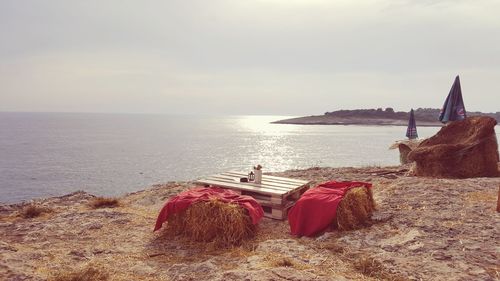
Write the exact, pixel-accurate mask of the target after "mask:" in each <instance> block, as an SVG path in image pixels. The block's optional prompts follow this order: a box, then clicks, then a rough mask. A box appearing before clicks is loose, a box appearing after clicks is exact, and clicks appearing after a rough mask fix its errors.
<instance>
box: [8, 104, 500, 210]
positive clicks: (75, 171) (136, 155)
mask: <svg viewBox="0 0 500 281" xmlns="http://www.w3.org/2000/svg"><path fill="white" fill-rule="evenodd" d="M291 117H294V116H191V115H161V114H95V113H0V203H14V202H20V201H27V200H31V199H34V198H43V197H50V196H59V195H64V194H67V193H70V192H74V191H78V190H83V191H86V192H90V193H92V194H96V195H101V196H118V195H123V194H125V193H128V192H133V191H137V190H142V189H144V188H147V187H149V186H151V185H153V184H158V183H166V182H170V181H191V180H195V179H197V178H201V177H203V176H206V175H210V174H214V173H218V172H223V171H227V170H240V171H249V170H250V169H251V168H252V167H253V166H254V165H257V164H261V165H262V166H263V170H264V172H275V171H285V170H290V169H303V168H309V167H347V166H352V167H363V166H386V165H397V164H398V163H399V153H398V151H397V150H389V146H390V145H391V144H393V143H394V142H395V141H397V140H403V139H405V133H406V127H402V126H353V125H350V126H343V125H289V124H272V123H271V122H272V121H276V120H281V119H286V118H291ZM417 126H418V122H417ZM438 130H439V127H418V133H419V136H420V137H421V138H425V137H429V136H432V135H433V134H435V133H436V132H437V131H438ZM497 131H498V130H497Z"/></svg>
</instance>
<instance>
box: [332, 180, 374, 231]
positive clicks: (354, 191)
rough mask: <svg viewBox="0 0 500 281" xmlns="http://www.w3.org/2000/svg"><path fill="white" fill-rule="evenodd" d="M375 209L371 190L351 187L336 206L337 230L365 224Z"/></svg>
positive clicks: (359, 226) (350, 228)
mask: <svg viewBox="0 0 500 281" xmlns="http://www.w3.org/2000/svg"><path fill="white" fill-rule="evenodd" d="M374 210H375V201H374V200H373V195H372V191H371V189H369V188H365V187H355V188H351V189H350V190H349V191H347V193H346V194H345V196H344V198H343V199H342V201H340V203H339V205H338V207H337V217H336V224H337V227H338V229H339V230H353V229H359V228H361V227H363V226H365V225H366V224H367V223H368V222H369V220H370V217H371V215H372V213H373V211H374Z"/></svg>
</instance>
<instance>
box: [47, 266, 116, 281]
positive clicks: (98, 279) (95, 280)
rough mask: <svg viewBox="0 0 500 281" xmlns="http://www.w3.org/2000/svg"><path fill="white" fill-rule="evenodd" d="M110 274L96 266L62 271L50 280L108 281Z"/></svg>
mask: <svg viewBox="0 0 500 281" xmlns="http://www.w3.org/2000/svg"><path fill="white" fill-rule="evenodd" d="M108 279H109V274H108V273H107V272H105V271H104V270H102V269H99V268H96V267H94V266H87V267H85V268H83V269H78V270H74V271H70V270H68V271H60V272H58V273H56V274H55V275H54V276H52V277H51V278H49V279H48V280H49V281H107V280H108Z"/></svg>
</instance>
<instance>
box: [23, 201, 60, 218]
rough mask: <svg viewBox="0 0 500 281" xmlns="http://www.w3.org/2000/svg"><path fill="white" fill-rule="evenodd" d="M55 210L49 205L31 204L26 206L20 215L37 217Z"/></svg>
mask: <svg viewBox="0 0 500 281" xmlns="http://www.w3.org/2000/svg"><path fill="white" fill-rule="evenodd" d="M52 211H53V210H52V209H51V208H48V207H44V206H40V205H36V204H30V205H27V206H26V207H24V208H23V209H22V210H21V212H20V213H19V215H20V216H21V217H23V218H25V219H30V218H36V217H39V216H41V215H42V214H44V213H51V212H52Z"/></svg>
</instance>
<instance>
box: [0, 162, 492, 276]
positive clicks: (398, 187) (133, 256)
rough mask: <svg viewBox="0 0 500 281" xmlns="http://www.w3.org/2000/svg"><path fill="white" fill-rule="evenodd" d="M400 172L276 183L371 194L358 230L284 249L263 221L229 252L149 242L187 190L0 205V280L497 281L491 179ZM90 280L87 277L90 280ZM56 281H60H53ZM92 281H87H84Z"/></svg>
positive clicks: (323, 174)
mask: <svg viewBox="0 0 500 281" xmlns="http://www.w3.org/2000/svg"><path fill="white" fill-rule="evenodd" d="M406 173H407V169H404V168H403V167H384V168H379V167H366V168H360V169H356V168H338V169H334V168H311V169H307V170H294V171H287V172H283V173H276V175H280V176H287V177H293V178H301V179H306V180H311V181H313V184H315V183H319V182H323V181H327V180H362V181H369V182H372V183H373V184H374V189H373V191H374V196H375V200H376V202H377V205H378V211H377V212H376V213H375V214H374V217H373V224H372V225H371V226H370V227H367V228H364V229H361V230H356V231H347V232H338V231H335V230H333V231H330V232H327V233H325V234H323V235H321V236H319V237H316V238H296V237H293V236H291V235H290V234H289V228H288V224H287V222H286V221H285V222H281V221H274V220H270V219H264V220H263V221H262V222H261V224H260V230H259V232H258V235H257V237H256V238H255V239H254V240H251V241H247V242H245V243H244V244H243V245H242V246H241V247H235V248H232V249H213V248H211V247H209V245H204V244H200V243H192V242H189V241H186V240H183V239H181V238H177V239H172V238H169V237H168V236H166V235H165V234H164V233H162V232H160V233H153V232H152V229H153V226H154V222H155V219H156V215H157V212H158V211H159V209H160V208H161V206H162V204H163V203H164V202H165V200H167V199H168V198H169V197H171V196H173V195H175V194H177V193H178V192H180V191H182V190H185V189H187V188H189V187H190V186H192V184H190V183H185V182H171V183H167V184H164V185H157V186H153V187H152V188H150V189H147V190H144V191H140V192H136V193H132V194H128V195H126V196H123V197H122V198H119V201H120V203H119V206H116V207H112V208H109V207H108V208H94V207H92V206H91V205H90V204H89V203H90V202H92V201H93V200H94V196H93V195H90V194H87V193H84V192H78V193H73V194H69V195H66V196H63V197H56V198H49V199H44V200H36V201H35V202H32V203H34V204H35V205H37V206H41V207H44V209H43V210H44V212H43V213H42V214H41V215H40V216H37V217H33V218H25V217H23V215H22V214H23V210H25V208H26V204H27V203H23V204H15V205H0V279H1V280H47V279H53V278H55V277H56V276H64V275H65V274H68V273H69V272H78V271H79V270H85V269H87V270H88V269H93V270H94V273H95V272H98V273H99V274H100V275H99V274H98V276H100V279H98V278H94V279H95V280H499V279H500V263H499V260H500V246H499V241H500V231H499V230H500V213H497V212H496V211H495V208H496V199H497V194H498V193H497V192H498V188H499V186H500V178H475V179H465V180H451V179H433V178H417V177H412V176H407V175H406ZM96 276H97V275H96ZM59 280H61V279H59ZM91 280H92V279H91Z"/></svg>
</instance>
